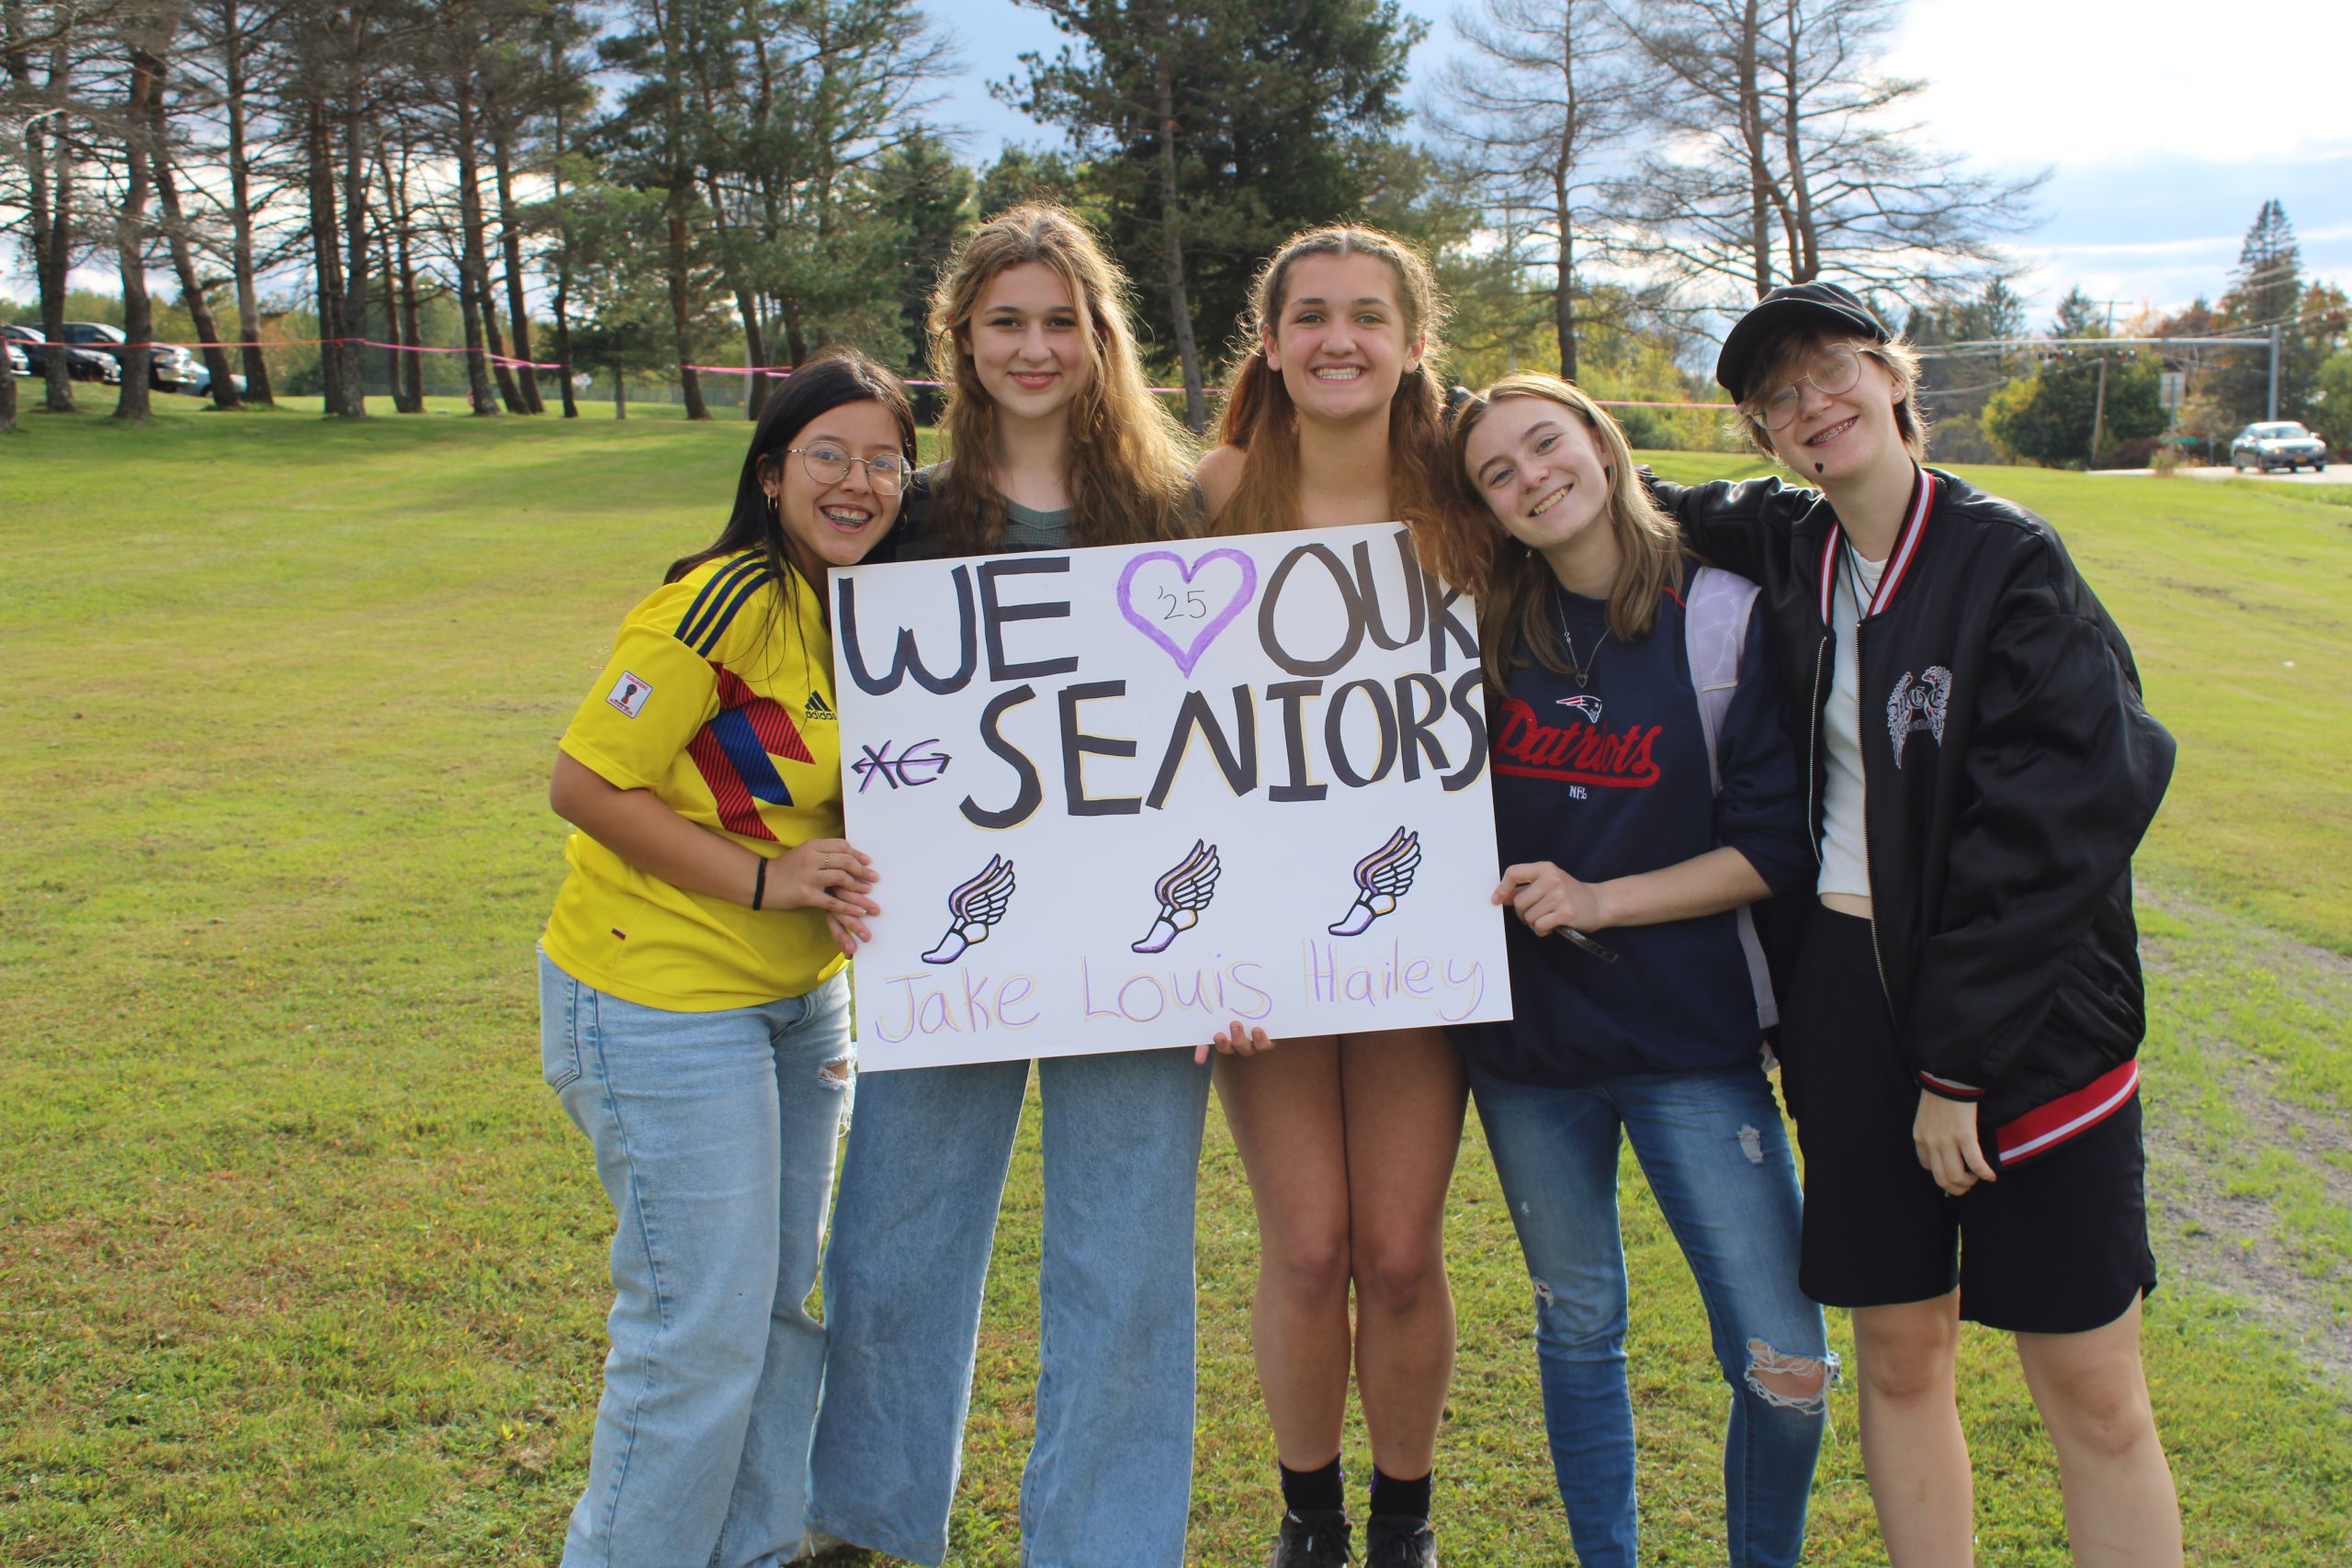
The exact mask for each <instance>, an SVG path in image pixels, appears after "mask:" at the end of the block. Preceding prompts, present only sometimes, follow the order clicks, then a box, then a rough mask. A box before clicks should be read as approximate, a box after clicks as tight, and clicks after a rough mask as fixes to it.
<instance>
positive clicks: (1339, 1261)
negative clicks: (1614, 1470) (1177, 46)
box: [1199, 225, 1464, 1568]
mask: <svg viewBox="0 0 2352 1568" xmlns="http://www.w3.org/2000/svg"><path fill="white" fill-rule="evenodd" d="M1443 317H1444V307H1443V304H1442V300H1441V299H1440V297H1439V295H1438V291H1437V288H1436V285H1435V282H1434V280H1433V279H1432V278H1431V276H1430V268H1429V264H1428V263H1427V262H1425V261H1424V260H1422V259H1421V257H1420V256H1419V254H1416V253H1415V252H1414V251H1413V250H1412V248H1411V247H1410V246H1408V245H1407V244H1405V243H1403V242H1401V241H1399V240H1397V239H1395V238H1393V237H1392V236H1390V235H1387V234H1384V233H1382V232H1380V231H1378V230H1374V229H1366V228H1359V227H1355V226H1352V225H1340V226H1336V227H1331V228H1325V229H1317V230H1312V231H1307V232H1306V233H1302V234H1299V235H1297V236H1296V237H1295V238H1294V239H1292V240H1291V241H1290V242H1289V243H1287V244H1285V245H1283V248H1282V249H1281V250H1279V251H1277V252H1276V253H1275V254H1273V256H1272V258H1271V259H1269V260H1268V261H1267V263H1266V265H1265V266H1264V267H1263V268H1262V269H1261V271H1260V273H1259V275H1258V278H1257V282H1256V284H1255V286H1254V287H1253V288H1252V289H1251V292H1250V313H1249V316H1248V317H1247V318H1246V320H1245V321H1244V322H1243V332H1242V347H1241V352H1240V355H1239V356H1238V364H1237V365H1236V366H1235V367H1234V370H1233V374H1232V378H1231V386H1232V390H1231V392H1230V393H1229V394H1228V396H1227V401H1226V407H1225V419H1224V424H1223V428H1222V432H1221V435H1222V445H1220V446H1218V447H1217V448H1216V450H1215V451H1213V452H1211V453H1210V454H1209V455H1208V456H1207V457H1206V458H1204V460H1203V462H1202V464H1201V468H1200V473H1199V480H1200V485H1201V489H1202V491H1203V493H1204V497H1205V498H1206V501H1207V503H1208V507H1209V512H1210V515H1211V516H1212V518H1213V519H1214V520H1215V527H1216V531H1217V532H1218V533H1267V532H1272V531H1276V530H1281V529H1291V528H1302V527H1317V526H1331V525H1345V524H1362V523H1385V522H1391V521H1395V520H1397V519H1399V518H1401V519H1404V520H1405V521H1407V522H1408V523H1411V524H1414V525H1417V526H1418V525H1426V524H1427V523H1429V522H1430V521H1431V520H1432V519H1433V517H1434V503H1433V501H1432V482H1431V481H1432V474H1433V470H1434V468H1435V465H1436V464H1437V463H1438V462H1439V461H1440V460H1441V458H1442V451H1443V436H1442V429H1441V424H1440V411H1441V409H1442V406H1443V405H1442V397H1441V393H1440V389H1439V385H1438V379H1437V377H1436V375H1435V373H1434V372H1433V371H1432V369H1431V367H1430V362H1431V361H1432V359H1434V357H1435V356H1436V355H1437V353H1438V350H1439V335H1440V331H1441V329H1442V326H1443ZM1215 1044H1216V1050H1217V1052H1218V1053H1219V1055H1218V1057H1217V1064H1216V1084H1217V1093H1218V1097H1219V1098H1220V1100H1222V1101H1223V1102H1224V1105H1225V1114H1226V1121H1227V1123H1228V1124H1230V1126H1231V1127H1232V1129H1233V1135H1234V1140H1235V1142H1236V1144H1237V1145H1238V1146H1239V1148H1240V1151H1241V1158H1242V1163H1243V1164H1244V1166H1245V1167H1247V1168H1248V1170H1249V1173H1250V1191H1251V1193H1252V1195H1253V1197H1254V1199H1255V1201H1256V1204H1257V1213H1258V1235H1259V1270H1258V1286H1257V1292H1256V1294H1255V1296H1254V1297H1253V1299H1252V1302H1251V1305H1250V1330H1251V1339H1252V1343H1253V1347H1254V1348H1255V1351H1256V1355H1257V1361H1258V1382H1259V1387H1260V1388H1261V1391H1262V1392H1263V1393H1264V1395H1265V1400H1266V1409H1267V1412H1268V1415H1269V1416H1271V1417H1272V1423H1273V1428H1274V1445H1275V1455H1276V1459H1277V1461H1278V1462H1279V1465H1280V1470H1281V1478H1282V1490H1283V1519H1282V1524H1281V1527H1280V1532H1279V1536H1278V1539H1277V1541H1276V1545H1275V1549H1274V1555H1273V1562H1274V1564H1275V1568H1326V1565H1329V1568H1339V1565H1340V1564H1344V1563H1345V1562H1347V1561H1348V1555H1349V1528H1348V1523H1347V1516H1346V1511H1345V1499H1344V1494H1343V1490H1342V1487H1341V1482H1340V1427H1341V1423H1342V1420H1343V1418H1344V1416H1345V1413H1346V1408H1347V1398H1348V1379H1349V1371H1350V1367H1351V1364H1352V1366H1353V1368H1354V1372H1355V1382H1356V1388H1357V1392H1358V1394H1359V1395H1360V1397H1361V1398H1362V1401H1363V1412H1364V1425H1365V1426H1366V1427H1367V1428H1369V1430H1370V1435H1371V1438H1372V1457H1373V1480H1372V1499H1371V1518H1370V1522H1369V1540H1368V1543H1367V1548H1368V1549H1367V1552H1366V1555H1365V1562H1367V1563H1368V1564H1370V1565H1371V1568H1421V1565H1423V1564H1433V1563H1434V1562H1436V1546H1435V1537H1434V1533H1433V1531H1432V1530H1431V1528H1430V1474H1431V1471H1432V1467H1433V1462H1434V1455H1435V1451H1436V1444H1437V1429H1438V1424H1439V1421H1440V1418H1441V1417H1442V1415H1443V1412H1444V1406H1445V1392H1446V1388H1447V1385H1448V1383H1449V1382H1451V1380H1452V1378H1453V1294H1452V1291H1451V1289H1450V1287H1449V1286H1448V1284H1447V1281H1446V1276H1445V1253H1444V1214H1445V1190H1446V1185H1447V1183H1448V1181H1449V1180H1450V1179H1452V1177H1453V1159H1454V1151H1455V1149H1456V1148H1457V1147H1458V1145H1460V1143H1461V1141H1462V1113H1463V1103H1464V1084H1463V1072H1462V1058H1461V1056H1460V1055H1458V1054H1457V1053H1456V1052H1455V1050H1454V1048H1453V1046H1452V1045H1451V1044H1450V1043H1447V1041H1446V1039H1445V1036H1444V1035H1443V1034H1442V1032H1439V1031H1437V1030H1434V1029H1413V1030H1392V1031H1386V1032H1374V1033H1364V1034H1353V1035H1347V1036H1344V1037H1342V1036H1334V1035H1324V1036H1321V1037H1318V1038H1312V1039H1303V1040H1284V1041H1281V1042H1279V1043H1276V1042H1274V1041H1272V1040H1269V1039H1268V1038H1267V1036H1266V1033H1265V1032H1264V1031H1263V1030H1259V1029H1250V1028H1247V1027H1245V1026H1244V1025H1242V1024H1241V1023H1240V1022H1238V1021H1236V1022H1234V1023H1233V1024H1232V1025H1231V1026H1230V1027H1229V1028H1228V1029H1227V1030H1225V1031H1223V1032H1219V1033H1218V1034H1217V1035H1216V1039H1215ZM1351 1287H1352V1290H1353V1294H1354V1302H1355V1317H1354V1326H1353V1330H1352V1333H1351V1327H1350V1320H1349V1297H1350V1292H1351Z"/></svg>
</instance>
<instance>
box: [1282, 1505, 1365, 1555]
mask: <svg viewBox="0 0 2352 1568" xmlns="http://www.w3.org/2000/svg"><path fill="white" fill-rule="evenodd" d="M1267 1568H1348V1516H1347V1515H1346V1514H1345V1513H1343V1512H1341V1511H1340V1510H1339V1509H1337V1508H1332V1509H1329V1510H1328V1511H1327V1510H1325V1509H1321V1508H1308V1509H1306V1510H1304V1511H1302V1512H1299V1513H1285V1514H1284V1515H1283V1533H1282V1536H1281V1537H1280V1539H1278V1540H1276V1541H1275V1542H1274V1555H1273V1559H1272V1562H1269V1563H1268V1564H1267Z"/></svg>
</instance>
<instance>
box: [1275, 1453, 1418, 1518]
mask: <svg viewBox="0 0 2352 1568" xmlns="http://www.w3.org/2000/svg"><path fill="white" fill-rule="evenodd" d="M1274 1468H1275V1469H1277V1470H1279V1471H1281V1472H1283V1508H1284V1509H1286V1510H1288V1511H1289V1512H1291V1513H1294V1514H1305V1513H1323V1514H1336V1513H1338V1512H1339V1511H1340V1509H1342V1508H1344V1507H1346V1506H1348V1495H1347V1490H1346V1486H1345V1483H1343V1482H1342V1481H1341V1480H1340V1456H1339V1455H1337V1454H1333V1455H1332V1456H1331V1462H1330V1463H1329V1464H1327V1465H1325V1466H1323V1467H1322V1468H1321V1469H1319V1470H1293V1469H1292V1468H1291V1467H1290V1466H1288V1465H1286V1464H1284V1463H1283V1462H1282V1461H1280V1460H1276V1461H1274ZM1423 1490H1424V1492H1426V1490H1427V1489H1426V1488H1424V1489H1423Z"/></svg>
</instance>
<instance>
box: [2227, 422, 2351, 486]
mask: <svg viewBox="0 0 2352 1568" xmlns="http://www.w3.org/2000/svg"><path fill="white" fill-rule="evenodd" d="M2305 463H2309V464H2310V465H2311V466H2312V469H2313V470H2314V471H2316V472H2319V473H2323V474H2324V473H2325V472H2327V443H2326V442H2324V441H2322V440H2321V439H2320V438H2319V437H2318V436H2316V435H2313V434H2312V433H2311V432H2310V431H2308V430H2305V429H2304V428H2303V427H2302V426H2301V425H2300V424H2298V423H2295V422H2294V421H2293V420H2291V419H2278V420H2269V421H2267V422H2265V423H2260V424H2249V425H2247V426H2246V427H2245V429H2244V430H2241V431H2239V432H2238V438H2237V439H2236V440H2235V441H2233V442H2231V443H2230V467H2231V468H2235V469H2236V470H2237V471H2238V472H2240V473H2244V472H2245V470H2246V469H2247V468H2255V469H2256V470H2258V471H2260V472H2262V473H2266V474H2267V473H2268V472H2269V471H2270V470H2271V469H2273V468H2284V469H2286V470H2287V471H2288V472H2289V473H2290V474H2291V473H2293V472H2294V471H2295V470H2296V469H2297V468H2301V466H2302V465H2303V464H2305Z"/></svg>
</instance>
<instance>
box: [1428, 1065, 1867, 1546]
mask: <svg viewBox="0 0 2352 1568" xmlns="http://www.w3.org/2000/svg"><path fill="white" fill-rule="evenodd" d="M1470 1084H1471V1089H1472V1092H1473V1093H1474V1094H1475V1095H1476V1099H1477V1104H1478V1119H1479V1121H1480V1122H1482V1123H1484V1125H1485V1127H1486V1129H1487V1147H1488V1148H1489V1149H1491V1150H1492V1151H1493V1153H1494V1157H1495V1169H1496V1171H1497V1173H1498V1175H1499V1176H1500V1177H1501V1178H1502V1186H1503V1195H1504V1197H1505V1198H1506V1199H1507V1200H1508V1201H1510V1217H1511V1223H1512V1224H1515V1225H1516V1226H1517V1227H1518V1229H1519V1244H1520V1247H1521V1250H1522V1251H1523V1252H1524V1253H1525V1254H1526V1256H1527V1267H1528V1271H1529V1272H1530V1273H1531V1274H1532V1275H1533V1276H1534V1280H1535V1347H1536V1354H1537V1356H1538V1358H1539V1359H1540V1363H1541V1370H1542V1376H1543V1384H1544V1425H1545V1427H1547V1428H1548V1429H1549V1435H1550V1438H1551V1444H1552V1468H1553V1472H1554V1473H1555V1477H1556V1478H1557V1480H1558V1483H1559V1487H1560V1501H1561V1503H1562V1504H1563V1505H1564V1506H1566V1510H1567V1516H1568V1534H1569V1537H1570V1539H1571V1540H1574V1541H1575V1543H1576V1549H1577V1562H1579V1563H1582V1564H1583V1565H1584V1568H1634V1564H1635V1563H1636V1562H1639V1560H1640V1519H1639V1517H1638V1515H1637V1512H1636V1509H1635V1506H1634V1407H1633V1402H1632V1400H1631V1399H1630V1398H1629V1397H1628V1395H1627V1393H1626V1385H1625V1251H1624V1244H1623V1239H1622V1237H1621V1236H1620V1235H1619V1233H1618V1228H1617V1147H1618V1135H1619V1130H1620V1129H1621V1128H1622V1129H1623V1131H1624V1133H1625V1134H1626V1135H1628V1136H1630V1137H1631V1138H1632V1139H1633V1141H1634V1154H1635V1156H1638V1157H1639V1158H1640V1160H1641V1162H1642V1170H1643V1173H1644V1174H1645V1175H1646V1176H1647V1177H1648V1178H1649V1184H1650V1190H1651V1191H1652V1192H1653V1193H1654V1194H1656V1195H1657V1205H1658V1208H1659V1210H1660V1211H1661V1212H1662V1213H1664V1214H1665V1216H1666V1221H1667V1224H1668V1225H1670V1226H1671V1227H1672V1228H1673V1231H1674V1235H1675V1239H1676V1240H1677V1241H1679V1242H1680V1243H1681V1245H1682V1255H1683V1257H1684V1258H1687V1259H1688V1260H1689V1262H1690V1264H1691V1273H1692V1274H1693V1275H1694V1276H1696V1277H1697V1279H1698V1282H1699V1293H1700V1295H1701V1297H1702V1299H1703V1300H1704V1301H1705V1303H1706V1307H1707V1322H1708V1324H1709V1325H1710V1327H1711V1328H1712V1330H1713V1341H1714V1352H1715V1359H1716V1361H1717V1363H1718V1364H1719V1365H1721V1367H1722V1368H1723V1374H1724V1382H1726V1383H1728V1384H1729V1385H1730V1387H1731V1393H1732V1401H1731V1417H1730V1421H1729V1423H1728V1425H1727V1426H1726V1427H1725V1430H1724V1534H1725V1537H1726V1539H1727V1541H1728V1543H1729V1547H1730V1560H1731V1562H1732V1564H1733V1565H1734V1568H1782V1565H1784V1564H1788V1563H1793V1562H1796V1560H1797V1555H1798V1553H1799V1552H1800V1551H1802V1550H1803V1549H1804V1517H1805V1505H1806V1503H1807V1501H1808V1498H1809V1496H1810V1494H1811V1492H1812V1489H1813V1467H1814V1461H1815V1459H1816V1458H1818V1457H1819V1455H1820V1451H1821V1438H1822V1433H1823V1430H1824V1429H1825V1427H1826V1426H1827V1424H1828V1384H1827V1382H1825V1384H1824V1387H1823V1390H1822V1393H1821V1396H1820V1397H1819V1398H1817V1399H1814V1400H1810V1401H1805V1402H1802V1403H1799V1402H1794V1401H1792V1400H1790V1399H1788V1398H1787V1397H1786V1396H1785V1395H1782V1394H1780V1393H1774V1392H1773V1391H1771V1390H1770V1388H1769V1387H1767V1386H1766V1385H1764V1384H1761V1383H1758V1382H1755V1381H1753V1379H1752V1375H1751V1374H1752V1372H1753V1371H1755V1370H1757V1369H1758V1367H1759V1365H1760V1367H1761V1370H1764V1371H1773V1370H1776V1369H1775V1368H1774V1367H1773V1365H1772V1362H1773V1360H1774V1359H1776V1358H1787V1357H1795V1358H1803V1359H1808V1360H1811V1361H1813V1362H1816V1363H1820V1364H1822V1365H1825V1366H1826V1368H1827V1370H1828V1372H1829V1379H1830V1381H1834V1379H1835V1376H1836V1365H1837V1364H1836V1360H1835V1359H1834V1358H1832V1357H1831V1356H1830V1354H1829V1349H1828V1342H1827V1340H1826V1337H1825V1335H1824V1333H1823V1329H1822V1321H1821V1308H1820V1307H1818V1306H1816V1305H1815V1303H1812V1302H1810V1301H1808V1300H1806V1299H1805V1296H1804V1292H1801V1291H1799V1290H1798V1289H1797V1237H1798V1229H1799V1220H1800V1214H1801V1211H1800V1207H1799V1203H1800V1200H1799V1197H1798V1192H1797V1179H1796V1167H1795V1164H1794V1162H1793V1161H1792V1159H1791V1158H1790V1157H1789V1143H1788V1137H1787V1134H1785V1133H1784V1132H1783V1131H1782V1129H1781V1110H1780V1106H1779V1105H1778V1104H1777V1103H1776V1102H1775V1101H1774V1100H1773V1098H1772V1089H1771V1084H1770V1080H1769V1079H1767V1078H1766V1077H1765V1076H1764V1072H1763V1069H1762V1067H1761V1066H1745V1065H1744V1066H1736V1067H1727V1068H1723V1069H1720V1070H1715V1071H1706V1072H1689V1073H1629V1074H1625V1075H1623V1076H1622V1077H1614V1078H1610V1079H1607V1080H1604V1081H1603V1082H1600V1083H1598V1084H1591V1085H1586V1086H1583V1087H1579V1088H1576V1089H1554V1088H1546V1087H1541V1086H1534V1085H1528V1084H1519V1083H1510V1082H1508V1081H1506V1080H1504V1079H1501V1078H1498V1077H1493V1076H1492V1075H1491V1074H1487V1073H1482V1072H1480V1071H1479V1070H1478V1068H1477V1066H1476V1064H1473V1066H1471V1069H1470ZM1781 1370H1794V1369H1781Z"/></svg>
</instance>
